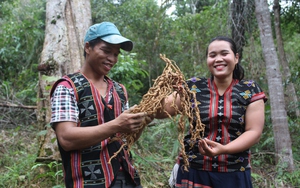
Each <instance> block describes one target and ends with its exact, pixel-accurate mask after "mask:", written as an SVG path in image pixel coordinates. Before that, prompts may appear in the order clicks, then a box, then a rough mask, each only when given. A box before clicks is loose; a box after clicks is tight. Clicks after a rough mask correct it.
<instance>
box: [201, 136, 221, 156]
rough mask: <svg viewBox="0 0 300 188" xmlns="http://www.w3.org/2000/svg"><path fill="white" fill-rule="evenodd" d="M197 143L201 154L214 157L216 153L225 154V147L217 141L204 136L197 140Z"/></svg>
mask: <svg viewBox="0 0 300 188" xmlns="http://www.w3.org/2000/svg"><path fill="white" fill-rule="evenodd" d="M198 144H199V152H200V153H201V154H202V155H206V156H209V157H214V156H217V155H221V154H225V153H224V151H225V147H224V146H223V145H222V144H220V143H218V142H214V141H211V140H209V139H207V138H204V139H201V140H199V142H198Z"/></svg>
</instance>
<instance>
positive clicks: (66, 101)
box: [50, 81, 79, 127]
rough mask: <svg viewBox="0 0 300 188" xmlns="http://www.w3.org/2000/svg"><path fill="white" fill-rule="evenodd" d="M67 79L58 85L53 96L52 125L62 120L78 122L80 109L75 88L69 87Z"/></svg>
mask: <svg viewBox="0 0 300 188" xmlns="http://www.w3.org/2000/svg"><path fill="white" fill-rule="evenodd" d="M64 82H66V81H63V82H61V83H59V84H58V85H57V87H56V88H55V90H54V92H53V94H52V96H51V122H50V124H51V126H52V127H53V124H54V123H57V122H62V121H71V122H75V123H77V122H78V117H79V110H78V107H77V102H76V97H75V95H74V90H73V88H71V87H68V85H67V84H66V83H64Z"/></svg>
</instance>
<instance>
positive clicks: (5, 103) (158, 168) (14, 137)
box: [0, 0, 300, 188]
mask: <svg viewBox="0 0 300 188" xmlns="http://www.w3.org/2000/svg"><path fill="white" fill-rule="evenodd" d="M49 2H51V1H45V0H39V1H38V0H0V10H1V12H0V36H1V37H0V112H1V113H0V128H1V133H0V164H1V165H0V187H55V188H59V187H63V180H62V169H61V163H60V160H53V158H51V157H48V158H47V157H41V156H40V153H41V150H43V146H42V145H43V142H44V140H43V138H44V137H45V136H46V135H47V132H48V130H49V122H46V121H44V122H38V118H39V117H38V116H39V113H40V112H39V111H40V110H41V109H39V107H38V106H37V104H38V103H39V102H40V101H42V100H44V99H42V98H41V97H40V95H39V92H40V88H39V83H40V82H41V81H45V80H46V81H49V82H50V81H51V80H54V79H57V77H53V76H41V75H44V72H45V69H44V68H43V67H41V65H40V62H41V53H42V51H43V47H44V42H45V41H44V40H45V30H46V29H45V28H46V4H47V3H49ZM52 2H54V1H53V0H52ZM57 2H59V1H57ZM62 2H63V1H62ZM257 2H258V1H256V2H255V1H253V0H248V1H247V0H246V1H243V0H234V1H222V0H206V1H192V0H177V1H176V0H173V1H164V2H162V3H157V2H156V1H155V0H118V1H117V0H112V1H110V0H102V1H99V0H98V1H97V0H91V1H90V3H91V19H92V23H98V22H102V21H111V22H113V23H115V24H116V25H117V26H118V28H119V29H120V31H121V33H122V34H123V35H124V36H126V37H128V38H130V39H132V40H133V42H134V50H133V51H132V52H131V53H126V52H122V54H121V55H120V58H119V62H118V64H117V65H116V66H115V67H114V69H113V71H112V72H111V74H110V76H111V77H112V78H113V79H114V80H117V81H119V82H121V83H124V84H125V86H126V87H127V89H128V92H129V100H130V104H131V105H133V104H138V103H139V101H140V100H141V98H142V96H143V95H144V94H145V93H146V92H147V91H148V89H149V87H151V85H152V84H153V80H154V79H155V78H157V77H158V76H159V75H160V74H161V73H162V71H163V68H164V66H165V63H164V62H163V61H162V60H161V59H159V54H166V56H167V57H168V58H169V59H172V60H174V61H175V62H176V63H177V65H178V66H179V67H180V69H181V71H182V72H183V74H184V75H185V77H186V78H189V77H192V76H200V77H209V76H210V75H209V72H208V71H207V68H206V60H205V51H206V46H207V45H208V42H209V41H210V39H211V38H213V37H215V36H218V35H225V36H230V37H233V38H234V39H235V41H236V42H237V44H238V47H239V52H240V55H241V56H242V62H241V63H242V66H243V67H244V69H245V77H246V78H248V79H253V80H255V81H257V82H258V83H259V85H260V86H261V87H262V88H263V90H264V91H265V92H266V93H267V94H268V96H269V101H268V102H267V103H266V123H265V128H264V132H263V135H262V138H261V141H260V142H259V143H258V144H256V145H255V146H254V147H253V148H252V149H251V151H252V153H253V157H252V166H253V170H252V178H253V183H254V186H255V187H300V169H299V160H300V146H299V144H298V143H299V140H300V137H299V136H298V135H299V133H300V128H299V120H300V119H299V109H300V108H299V102H298V96H299V89H300V88H299V87H300V84H299V83H300V79H299V71H300V65H299V62H300V53H299V52H300V37H299V35H300V2H299V0H291V1H281V2H280V4H278V3H279V1H274V2H273V1H272V2H269V3H270V4H269V6H268V10H269V11H267V13H268V14H269V15H270V16H271V24H272V25H271V26H272V27H271V28H272V29H271V32H272V33H271V34H272V36H273V37H272V40H274V44H275V46H276V49H275V50H276V52H278V57H279V58H277V59H276V58H275V60H274V64H275V65H276V60H278V59H279V62H280V70H278V71H279V72H276V71H275V72H276V75H277V76H280V80H281V79H282V80H281V83H279V84H278V83H277V85H276V84H275V85H272V86H270V76H269V77H268V71H270V70H275V69H276V67H275V68H274V67H272V66H271V67H270V65H268V64H267V63H266V62H268V60H269V59H266V55H265V54H266V51H265V50H266V49H267V48H266V47H264V48H263V47H262V46H264V45H263V38H262V37H261V32H262V31H261V30H262V28H261V26H260V24H259V22H258V19H257V18H256V16H257V15H258V11H255V3H257ZM274 5H275V6H274ZM277 10H279V16H278V15H277V14H276V13H278V12H276V11H277ZM277 18H279V19H277ZM56 19H59V16H57V17H56ZM279 23H280V24H279ZM51 24H54V25H55V24H56V20H55V19H53V20H52V21H51ZM278 25H279V28H280V29H281V30H280V31H281V34H280V35H278ZM276 28H277V29H276ZM280 37H282V44H281V40H280ZM80 40H81V39H80ZM82 40H83V39H82ZM271 42H273V41H271ZM282 47H284V48H283V50H284V55H282V51H281V52H280V49H281V48H282ZM54 50H55V49H54ZM273 57H277V53H276V54H275V55H273ZM273 57H270V58H273ZM284 61H286V62H287V64H285V63H284ZM274 79H275V78H274ZM291 85H292V87H293V88H294V91H293V92H291V91H290V90H289V87H290V86H291ZM277 87H279V88H280V87H282V88H283V91H282V93H279V92H278V93H275V94H274V93H270V91H271V90H272V89H273V88H277ZM48 89H49V88H48ZM279 91H280V90H279ZM291 94H292V97H291V96H290V95H291ZM280 95H282V96H284V99H285V100H284V102H283V104H284V106H283V107H282V101H280V100H276V98H275V100H274V99H273V100H272V97H274V96H280ZM295 96H296V99H295ZM293 97H294V98H293ZM270 101H275V102H281V103H278V104H275V105H276V106H278V109H279V110H281V111H283V112H284V113H283V116H282V114H281V115H278V119H279V120H278V119H277V118H274V111H275V110H278V109H276V108H274V107H273V108H271V106H272V105H271V102H270ZM272 114H273V115H272ZM280 120H286V123H285V121H282V122H278V121H280ZM277 124H278V125H279V126H275V125H277ZM286 129H287V130H288V131H281V130H286ZM177 133H178V130H177V124H176V122H174V121H170V120H163V121H154V124H153V126H149V127H148V128H147V129H146V130H145V131H144V133H143V135H142V137H141V138H140V139H139V141H138V142H136V144H135V145H134V148H133V149H132V153H133V156H134V159H135V166H136V167H137V168H138V169H139V171H140V175H141V178H142V182H143V184H144V186H145V187H149V188H150V187H168V182H167V181H168V178H169V175H170V172H171V170H172V167H173V165H174V163H175V159H176V156H177V154H178V150H179V142H178V141H177V136H178V135H177ZM51 143H52V144H55V143H56V140H55V139H52V140H51ZM281 143H286V150H284V149H282V146H281V147H280V144H281ZM44 152H45V153H47V152H49V153H51V152H52V151H44ZM291 154H292V155H291ZM49 156H50V154H49ZM286 158H288V159H287V160H285V159H286Z"/></svg>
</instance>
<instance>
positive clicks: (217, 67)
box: [207, 40, 239, 79]
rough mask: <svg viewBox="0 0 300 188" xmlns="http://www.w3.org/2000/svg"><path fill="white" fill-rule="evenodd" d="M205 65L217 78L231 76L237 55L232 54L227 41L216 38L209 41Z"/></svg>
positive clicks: (236, 61) (237, 58)
mask: <svg viewBox="0 0 300 188" xmlns="http://www.w3.org/2000/svg"><path fill="white" fill-rule="evenodd" d="M207 52H208V53H207V66H208V69H209V71H210V72H211V73H212V75H213V76H214V77H215V78H217V79H226V78H232V76H233V70H234V68H235V65H236V64H237V63H238V60H239V56H238V55H237V54H234V53H233V51H232V50H231V48H230V43H229V42H227V41H220V40H216V41H213V42H212V43H210V45H209V46H208V50H207Z"/></svg>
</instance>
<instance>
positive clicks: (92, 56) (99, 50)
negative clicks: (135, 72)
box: [86, 41, 121, 75]
mask: <svg viewBox="0 0 300 188" xmlns="http://www.w3.org/2000/svg"><path fill="white" fill-rule="evenodd" d="M120 46H121V45H120V44H109V43H107V42H104V41H101V42H99V43H98V44H96V45H95V46H94V47H93V48H92V47H91V46H89V45H88V44H87V46H86V54H87V56H86V62H87V63H88V64H89V65H90V66H91V68H92V70H93V71H95V72H97V73H98V74H102V75H107V74H108V73H109V71H110V70H111V69H112V67H113V66H114V65H115V64H116V63H117V61H118V56H119V54H120Z"/></svg>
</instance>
